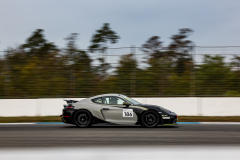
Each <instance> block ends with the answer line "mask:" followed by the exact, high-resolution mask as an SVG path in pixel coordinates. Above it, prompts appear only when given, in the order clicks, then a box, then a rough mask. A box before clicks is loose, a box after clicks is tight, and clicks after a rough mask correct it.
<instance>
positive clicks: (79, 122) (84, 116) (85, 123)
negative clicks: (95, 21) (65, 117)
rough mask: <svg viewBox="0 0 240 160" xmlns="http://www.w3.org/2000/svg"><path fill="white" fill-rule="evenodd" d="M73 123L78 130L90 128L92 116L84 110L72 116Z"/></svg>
mask: <svg viewBox="0 0 240 160" xmlns="http://www.w3.org/2000/svg"><path fill="white" fill-rule="evenodd" d="M74 122H75V124H76V126H77V127H80V128H85V127H90V126H91V125H92V115H91V113H90V112H88V111H85V110H82V111H78V112H77V113H76V114H75V116H74Z"/></svg>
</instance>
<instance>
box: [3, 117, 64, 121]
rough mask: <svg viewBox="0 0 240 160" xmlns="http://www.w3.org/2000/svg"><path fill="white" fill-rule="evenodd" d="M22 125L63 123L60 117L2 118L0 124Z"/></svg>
mask: <svg viewBox="0 0 240 160" xmlns="http://www.w3.org/2000/svg"><path fill="white" fill-rule="evenodd" d="M17 122H19V123H21V122H62V121H61V118H60V117H59V116H44V117H40V116H39V117H0V123H17Z"/></svg>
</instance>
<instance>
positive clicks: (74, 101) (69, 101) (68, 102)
mask: <svg viewBox="0 0 240 160" xmlns="http://www.w3.org/2000/svg"><path fill="white" fill-rule="evenodd" d="M64 101H66V102H67V104H72V103H76V102H79V101H76V100H64Z"/></svg>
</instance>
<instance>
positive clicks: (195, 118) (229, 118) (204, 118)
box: [178, 116, 240, 122]
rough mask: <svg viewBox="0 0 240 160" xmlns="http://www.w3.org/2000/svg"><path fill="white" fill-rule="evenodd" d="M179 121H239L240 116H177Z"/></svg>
mask: <svg viewBox="0 0 240 160" xmlns="http://www.w3.org/2000/svg"><path fill="white" fill-rule="evenodd" d="M178 121H179V122H240V116H227V117H215V116H214V117H213V116H211V117H209V116H179V117H178Z"/></svg>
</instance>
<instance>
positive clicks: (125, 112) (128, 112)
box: [123, 109, 133, 117]
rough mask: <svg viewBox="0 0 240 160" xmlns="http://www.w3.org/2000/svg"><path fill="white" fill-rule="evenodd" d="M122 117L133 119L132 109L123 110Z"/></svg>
mask: <svg viewBox="0 0 240 160" xmlns="http://www.w3.org/2000/svg"><path fill="white" fill-rule="evenodd" d="M123 117H133V110H132V109H123Z"/></svg>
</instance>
